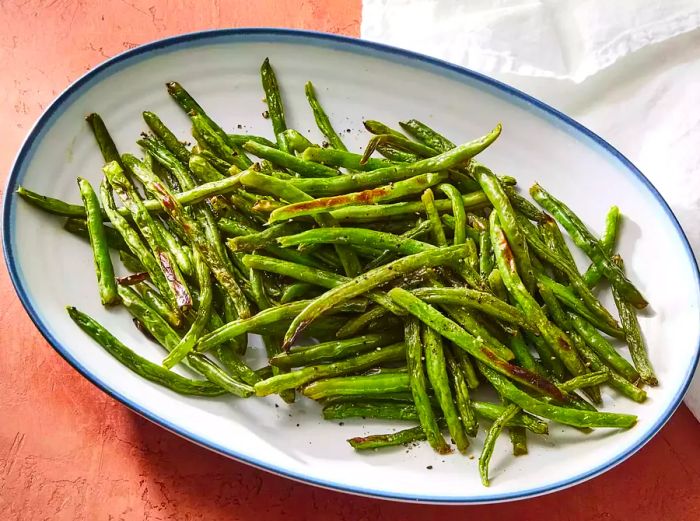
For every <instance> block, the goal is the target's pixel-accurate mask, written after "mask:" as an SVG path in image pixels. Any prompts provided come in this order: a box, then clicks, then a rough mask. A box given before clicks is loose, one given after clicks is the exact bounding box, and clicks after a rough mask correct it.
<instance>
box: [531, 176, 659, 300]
mask: <svg viewBox="0 0 700 521" xmlns="http://www.w3.org/2000/svg"><path fill="white" fill-rule="evenodd" d="M530 194H531V195H532V197H534V199H535V200H536V201H537V202H538V203H540V205H542V206H543V207H544V208H545V209H546V210H547V211H549V212H550V213H551V214H552V215H554V217H555V219H556V220H557V221H559V224H561V225H562V226H563V227H564V228H565V229H566V231H567V232H568V233H569V235H570V236H571V238H572V239H573V240H574V243H575V244H576V246H578V247H579V248H581V249H582V250H583V251H584V252H585V253H586V255H588V257H589V258H590V259H591V260H592V261H593V262H594V263H595V264H596V266H598V269H599V270H600V271H601V273H602V275H603V276H605V278H606V279H608V281H609V282H610V285H611V286H614V287H615V288H617V290H618V291H619V292H620V295H622V296H623V297H624V298H625V299H627V300H628V301H629V302H630V304H632V305H633V306H634V307H636V308H637V309H643V308H645V307H646V306H647V301H646V300H645V299H644V297H643V296H642V294H641V293H640V292H639V290H638V289H637V288H636V287H635V286H634V284H632V282H630V281H629V279H628V278H627V277H626V276H625V274H624V272H623V271H622V270H621V269H620V268H619V267H618V266H616V265H615V264H614V263H613V262H612V261H611V260H610V258H609V256H608V255H607V253H606V252H605V251H604V250H603V248H602V247H601V245H600V244H599V243H598V241H597V240H596V239H595V237H593V235H592V234H591V232H589V231H588V229H587V228H586V226H585V225H584V224H583V222H582V221H581V220H580V219H579V218H578V217H577V216H576V214H574V213H573V212H572V211H571V210H570V209H569V208H568V207H567V206H566V205H564V203H562V202H561V201H559V200H558V199H555V198H554V197H552V196H551V195H550V194H548V193H547V192H545V191H544V189H543V188H542V187H541V186H540V185H538V184H535V185H533V186H532V188H530Z"/></svg>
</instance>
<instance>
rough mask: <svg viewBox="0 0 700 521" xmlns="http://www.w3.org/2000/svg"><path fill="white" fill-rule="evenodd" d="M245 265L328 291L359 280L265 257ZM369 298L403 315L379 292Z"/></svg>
mask: <svg viewBox="0 0 700 521" xmlns="http://www.w3.org/2000/svg"><path fill="white" fill-rule="evenodd" d="M243 263H244V264H245V265H246V266H247V267H248V268H254V269H259V270H263V271H269V272H272V273H277V274H279V275H286V276H288V277H292V278H295V279H297V280H300V281H302V282H308V283H310V284H316V285H318V286H321V287H324V288H328V289H333V288H338V287H340V286H343V285H345V284H352V283H354V281H356V280H357V279H351V278H348V277H344V276H342V275H338V274H337V273H333V272H331V271H325V270H321V269H318V268H313V267H311V266H302V265H299V264H295V263H292V262H288V261H284V260H280V259H273V258H271V257H265V256H263V255H245V256H244V257H243ZM367 297H368V298H370V299H372V300H373V301H375V302H377V303H378V304H381V305H382V306H384V307H386V308H388V309H389V310H390V311H391V312H392V313H398V314H401V313H402V311H401V309H399V308H398V307H397V306H396V305H394V304H393V302H392V301H391V299H389V298H387V297H386V296H385V295H383V294H381V293H379V292H370V293H368V295H367ZM350 298H352V297H350Z"/></svg>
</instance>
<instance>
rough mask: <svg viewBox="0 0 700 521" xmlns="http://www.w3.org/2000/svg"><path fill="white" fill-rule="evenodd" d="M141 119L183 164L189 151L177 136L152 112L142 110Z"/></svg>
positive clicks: (187, 158)
mask: <svg viewBox="0 0 700 521" xmlns="http://www.w3.org/2000/svg"><path fill="white" fill-rule="evenodd" d="M143 119H144V121H145V122H146V124H147V125H148V128H150V129H151V131H152V132H153V133H154V134H155V135H156V136H158V138H159V139H160V140H161V141H162V142H163V144H164V145H165V146H166V147H167V148H168V150H169V151H170V152H171V153H172V154H173V155H174V156H175V157H176V158H177V159H178V160H179V161H180V162H181V163H182V164H184V165H186V164H187V163H188V162H189V160H190V151H189V150H187V147H186V146H185V145H184V144H183V143H182V142H181V141H180V140H179V139H177V136H175V134H173V133H172V131H171V130H170V129H169V128H168V127H167V126H166V125H165V123H163V122H162V121H161V119H160V118H159V117H158V116H157V115H156V114H154V113H153V112H149V111H145V112H143Z"/></svg>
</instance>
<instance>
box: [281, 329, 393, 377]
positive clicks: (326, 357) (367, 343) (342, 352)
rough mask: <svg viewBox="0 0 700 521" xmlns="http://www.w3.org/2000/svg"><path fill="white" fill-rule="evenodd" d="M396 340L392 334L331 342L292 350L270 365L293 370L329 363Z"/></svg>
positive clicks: (282, 354)
mask: <svg viewBox="0 0 700 521" xmlns="http://www.w3.org/2000/svg"><path fill="white" fill-rule="evenodd" d="M396 340H397V335H396V333H392V332H388V333H379V334H371V335H362V336H358V337H355V338H348V339H345V340H330V341H328V342H322V343H320V344H313V345H310V346H299V347H295V348H292V349H290V350H289V351H288V352H286V353H280V354H278V355H275V356H273V357H272V358H271V359H270V364H271V365H273V366H275V367H284V368H291V367H301V366H303V365H312V364H315V363H319V362H328V361H331V360H336V359H338V358H345V357H347V356H349V355H355V354H358V353H363V352H365V351H369V350H370V349H375V348H377V347H382V346H385V345H387V344H390V343H392V342H396Z"/></svg>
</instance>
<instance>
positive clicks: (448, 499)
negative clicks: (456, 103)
mask: <svg viewBox="0 0 700 521" xmlns="http://www.w3.org/2000/svg"><path fill="white" fill-rule="evenodd" d="M235 42H241V43H242V42H276V43H293V44H304V45H312V46H322V47H327V48H332V49H336V50H343V51H350V52H353V53H356V54H364V55H368V56H373V57H378V58H382V59H385V60H391V61H393V62H398V63H402V64H405V65H408V66H411V67H420V68H421V69H424V70H428V71H430V72H432V73H434V74H442V75H444V76H447V77H450V78H452V79H456V80H458V81H461V82H463V83H468V84H470V85H472V86H475V87H477V88H480V89H482V90H487V91H488V92H489V93H491V94H495V95H498V96H500V97H503V98H507V99H508V100H509V101H511V102H513V103H516V104H517V105H518V106H520V107H522V108H525V109H527V110H529V111H530V112H532V113H534V114H536V115H537V116H538V117H544V118H546V119H547V120H548V121H549V122H550V123H552V124H554V125H556V126H557V127H558V128H561V129H563V130H566V131H567V132H568V133H569V134H571V135H573V136H574V137H576V138H577V139H579V140H581V141H584V142H586V144H587V145H589V146H592V147H597V148H600V149H601V152H602V153H603V154H605V155H607V156H608V157H609V158H610V159H611V160H613V161H617V162H619V163H620V164H621V165H622V166H623V167H624V168H625V170H627V171H628V172H629V173H630V175H631V176H633V177H634V178H635V179H636V180H637V181H639V182H640V183H641V184H642V186H644V187H645V188H646V189H647V190H648V191H649V192H650V193H651V195H652V196H653V197H654V198H655V199H656V201H657V202H658V203H659V205H660V206H661V208H662V209H663V210H664V212H665V213H666V215H667V216H668V218H669V219H670V220H671V221H672V223H673V225H674V227H675V229H676V232H677V233H678V235H679V237H680V238H681V240H682V242H683V245H684V247H685V253H686V257H687V259H688V262H689V263H690V264H691V266H694V267H695V280H694V283H695V286H696V288H697V293H698V295H699V297H698V300H700V277H699V274H698V266H697V263H696V261H695V256H694V255H693V252H692V249H691V248H690V245H689V244H688V240H687V238H686V236H685V234H684V233H683V230H682V229H681V227H680V224H679V223H678V220H677V219H676V216H675V215H674V214H673V212H672V211H671V209H670V208H669V207H668V204H667V203H666V201H664V199H663V198H662V197H661V195H660V194H659V192H658V191H657V190H656V188H654V186H653V185H652V184H651V182H650V181H649V180H648V179H647V178H646V177H645V176H644V175H643V174H642V173H641V172H640V171H639V170H638V169H637V168H636V167H635V166H634V165H633V164H632V163H631V162H630V161H629V160H628V159H627V158H626V157H624V156H623V155H622V154H621V153H620V152H619V151H618V150H616V149H615V148H614V147H612V146H611V145H610V144H609V143H607V142H606V141H605V140H603V139H602V138H601V137H600V136H598V135H596V134H595V133H593V132H591V131H590V130H588V129H587V128H586V127H584V126H582V125H581V124H579V123H578V122H576V121H575V120H573V119H571V118H570V117H569V116H567V115H565V114H563V113H561V112H559V111H558V110H556V109H554V108H552V107H550V106H549V105H547V104H545V103H543V102H541V101H539V100H537V99H535V98H533V97H531V96H529V95H527V94H525V93H523V92H521V91H519V90H517V89H514V88H513V87H510V86H508V85H506V84H504V83H501V82H499V81H497V80H494V79H492V78H489V77H488V76H484V75H482V74H479V73H476V72H474V71H470V70H468V69H465V68H463V67H460V66H457V65H453V64H451V63H448V62H445V61H442V60H438V59H435V58H431V57H429V56H424V55H421V54H417V53H414V52H411V51H405V50H402V49H397V48H395V47H390V46H387V45H382V44H378V43H373V42H367V41H363V40H358V39H355V38H348V37H344V36H337V35H332V34H326V33H319V32H312V31H298V30H288V29H271V28H243V29H222V30H212V31H201V32H196V33H190V34H184V35H180V36H174V37H172V38H166V39H163V40H158V41H155V42H152V43H149V44H146V45H143V46H141V47H137V48H135V49H131V50H128V51H126V52H124V53H122V54H119V55H117V56H115V57H113V58H111V59H109V60H107V61H105V62H104V63H102V64H100V65H99V66H97V67H95V68H94V69H93V70H91V71H89V72H88V73H86V74H85V75H84V76H82V77H81V78H79V79H78V80H76V81H75V82H74V83H73V84H72V85H70V86H69V87H68V88H67V89H66V90H65V91H64V92H63V93H61V95H59V96H58V97H57V98H56V100H55V101H54V102H53V103H52V104H51V105H50V106H49V107H48V108H47V109H46V111H45V112H44V114H42V116H41V117H40V118H39V120H38V121H37V122H36V124H35V125H34V127H33V128H32V130H31V131H30V133H29V135H28V136H27V138H26V140H25V142H24V144H23V145H22V147H21V149H20V151H19V153H18V154H17V158H16V159H15V162H14V165H13V166H12V170H11V171H10V175H9V177H8V181H7V186H6V189H5V196H4V199H3V212H2V220H3V230H2V240H3V249H4V254H5V262H6V264H7V267H8V270H9V273H10V278H11V280H12V283H13V285H14V287H15V290H16V291H17V294H18V296H19V298H20V301H21V302H22V304H23V305H24V307H25V309H26V310H27V312H28V314H29V316H30V318H31V319H32V321H33V322H34V324H35V325H36V327H37V328H38V329H39V331H40V332H41V334H42V335H43V336H44V338H46V340H47V341H48V342H49V343H50V344H51V345H52V346H53V347H54V349H56V351H58V353H59V354H60V355H61V356H62V357H63V358H64V359H65V360H66V361H67V362H68V363H69V364H70V365H72V366H73V367H74V368H75V369H76V370H77V371H78V372H79V373H80V374H82V375H83V376H84V377H86V378H87V379H88V380H90V381H91V382H92V383H93V384H95V385H96V386H97V387H99V388H100V389H102V390H103V391H104V392H106V393H107V394H108V395H110V396H112V397H113V398H116V399H117V400H119V401H120V402H122V403H123V404H125V405H126V406H127V407H129V408H130V409H132V410H133V411H135V412H137V413H138V414H140V415H141V416H143V417H145V418H148V419H149V420H151V421H153V422H155V423H157V424H159V425H160V426H162V427H164V428H166V429H168V430H169V431H171V432H174V433H176V434H179V435H180V436H183V437H185V438H187V439H189V440H190V441H193V442H195V443H197V444H198V445H201V446H203V447H206V448H208V449H211V450H213V451H216V452H218V453H220V454H223V455H225V456H229V457H232V458H234V459H237V460H240V461H243V462H245V463H248V464H250V465H253V466H255V467H258V468H261V469H264V470H267V471H270V472H274V473H276V474H279V475H281V476H285V477H288V478H292V479H295V480H298V481H302V482H305V483H311V484H313V485H317V486H320V487H324V488H330V489H335V490H340V491H343V492H349V493H353V494H360V495H364V496H373V497H380V498H386V499H394V500H402V501H413V502H424V503H462V504H464V503H471V504H474V503H489V502H497V501H509V500H517V499H524V498H527V497H532V496H537V495H541V494H546V493H548V492H553V491H555V490H560V489H563V488H566V487H570V486H572V485H575V484H577V483H580V482H582V481H585V480H587V479H590V478H592V477H595V476H597V475H598V474H600V473H602V472H604V471H605V470H608V469H609V468H611V467H613V466H615V465H617V464H619V463H621V462H622V461H624V460H625V459H627V458H628V457H630V456H631V455H632V454H634V453H635V452H637V451H638V450H639V449H640V448H641V447H642V446H643V445H644V444H645V443H646V442H647V441H649V440H650V439H651V438H652V437H653V436H654V435H655V434H656V433H657V432H658V431H659V429H661V427H662V426H663V425H664V424H665V423H666V421H668V419H669V418H670V417H671V415H672V414H673V412H674V411H675V410H676V409H677V408H678V406H679V405H680V403H681V400H682V399H683V395H684V394H685V392H686V390H687V389H688V386H689V385H690V381H691V378H692V376H693V373H694V372H695V367H696V366H697V364H698V356H699V355H700V338H699V339H698V340H697V344H698V348H697V349H696V352H695V355H694V357H693V359H692V360H691V363H690V364H689V365H688V370H687V372H686V374H685V376H684V379H683V385H682V386H681V388H680V389H679V391H678V393H677V394H676V396H674V397H673V400H672V401H671V404H670V406H669V407H668V408H667V409H666V410H665V411H664V413H663V414H662V415H661V416H660V417H659V418H658V420H657V421H656V422H655V423H654V424H653V425H652V426H651V427H650V428H649V429H648V431H647V432H646V433H645V435H644V436H643V438H642V439H640V440H639V441H638V442H637V443H636V444H635V445H634V446H632V447H630V448H629V449H627V450H626V451H625V452H624V453H622V454H619V455H618V456H616V457H615V458H612V459H610V460H608V461H606V462H604V463H601V464H600V465H598V466H596V467H595V468H593V469H591V470H589V471H587V472H585V473H582V474H579V475H577V476H573V477H571V478H569V479H567V480H564V481H560V482H557V483H552V484H550V485H547V486H544V487H539V488H531V489H524V490H521V491H519V492H511V493H505V494H498V493H488V494H483V495H479V496H470V497H464V498H459V497H452V496H413V495H405V494H400V493H390V492H386V491H382V490H373V489H365V488H362V487H350V486H348V485H346V484H344V483H342V482H334V481H326V480H317V479H312V478H309V477H308V476H305V475H303V474H299V473H296V472H292V471H289V470H288V469H285V468H282V467H277V466H275V465H274V464H271V463H269V462H267V461H263V460H259V459H257V458H253V457H250V456H248V455H244V454H239V453H237V452H236V451H234V450H230V449H229V448H226V447H223V446H221V445H218V444H216V443H213V442H212V441H210V440H207V439H206V438H202V437H200V436H198V435H195V434H194V433H192V432H189V431H188V430H187V429H184V428H183V427H180V426H178V425H175V424H173V423H171V422H169V421H167V420H165V419H163V418H161V417H159V416H158V415H157V414H155V413H153V412H152V411H149V410H148V409H147V408H145V407H143V406H142V405H140V404H138V403H135V402H133V401H131V400H129V399H128V398H126V397H125V396H123V395H122V394H121V393H120V392H119V391H118V390H116V389H114V388H112V387H110V386H108V385H107V384H105V382H103V381H101V380H100V379H99V378H97V377H96V376H95V375H93V374H91V373H90V372H89V371H88V370H87V369H86V368H85V367H84V366H83V365H82V364H81V363H80V361H79V360H77V359H76V358H74V357H73V356H72V355H71V354H70V353H69V352H68V350H67V349H66V348H65V346H63V345H62V344H61V343H60V342H59V341H58V339H57V338H55V337H54V336H53V335H52V334H51V332H50V330H49V328H48V327H47V324H46V321H45V320H44V319H43V318H42V317H41V315H40V313H39V311H38V309H37V307H36V306H35V305H34V302H32V300H31V299H30V298H29V296H28V295H27V292H26V290H25V285H24V277H23V275H22V272H21V268H20V266H19V265H18V264H17V262H16V259H15V256H14V251H15V242H14V240H15V235H14V234H13V231H14V217H15V204H16V201H17V198H16V197H13V194H14V192H15V190H16V189H17V187H18V186H19V185H20V184H21V181H22V178H23V177H24V174H25V171H26V168H27V164H28V163H29V162H30V160H31V158H32V155H33V153H34V150H35V144H36V143H37V142H39V141H40V140H41V138H42V137H43V135H44V134H45V133H46V132H47V130H48V129H49V128H50V127H51V124H52V123H53V122H54V121H55V120H56V118H58V117H59V116H60V115H61V114H62V112H63V111H64V110H65V109H66V108H67V107H68V106H69V105H70V103H72V101H73V100H75V99H76V98H77V97H78V96H79V95H80V93H81V91H83V90H85V89H87V88H88V87H90V86H91V85H92V84H94V83H97V82H100V81H102V80H104V79H105V78H107V77H108V76H110V75H112V74H114V73H115V72H117V71H119V70H121V69H123V68H125V67H128V66H131V65H133V64H134V63H137V62H139V61H141V60H144V59H146V58H149V57H151V56H153V55H155V54H165V53H169V52H173V51H177V50H178V49H181V48H185V47H197V46H202V45H211V44H215V43H235Z"/></svg>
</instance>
